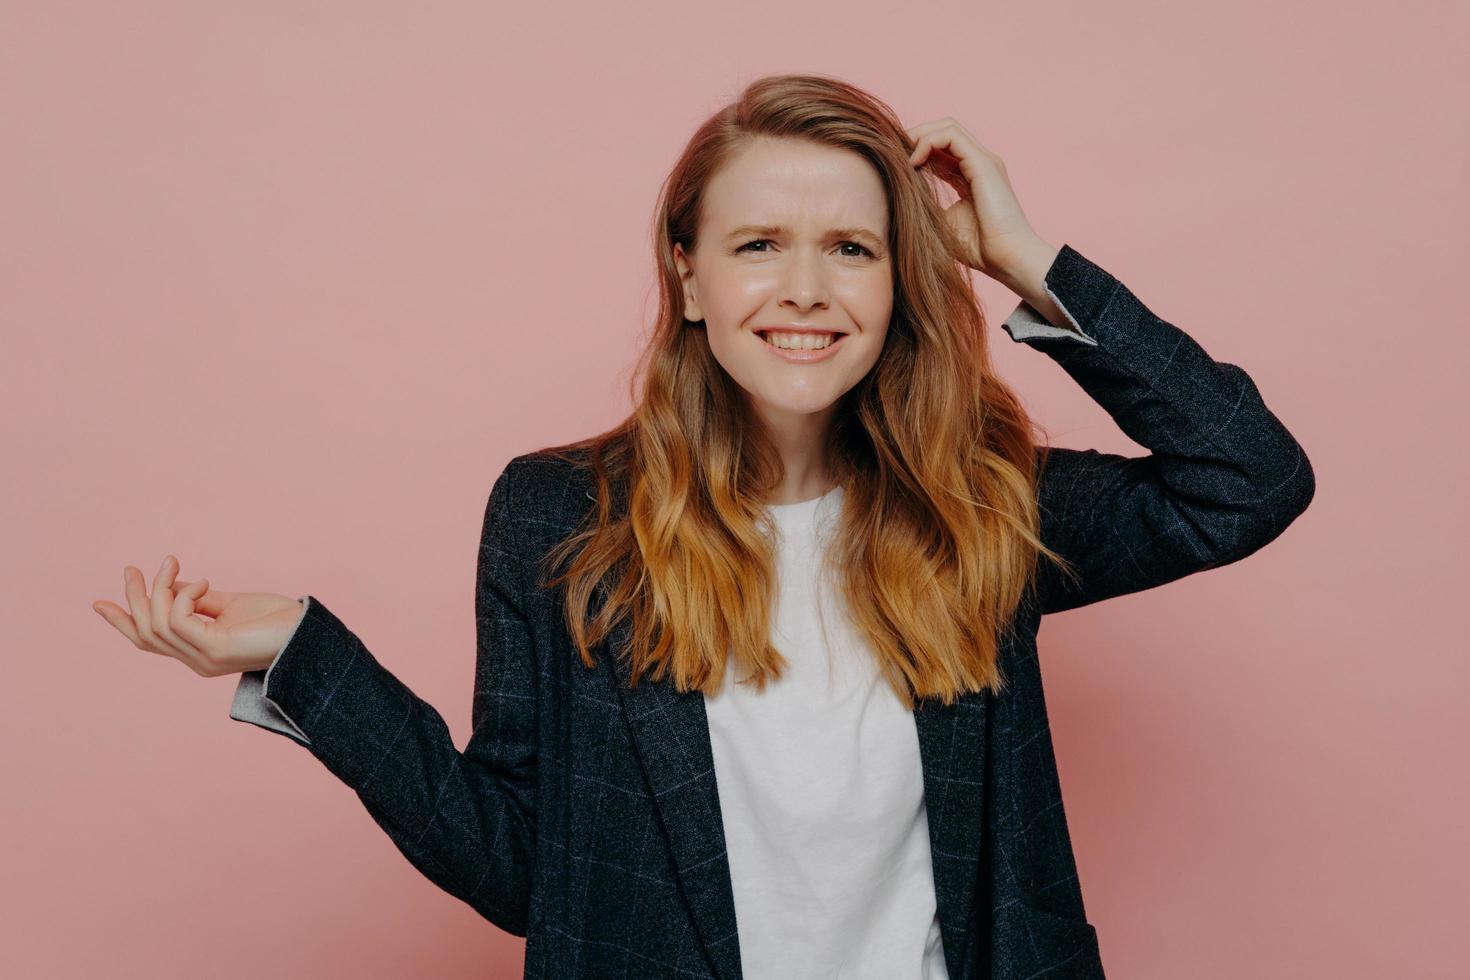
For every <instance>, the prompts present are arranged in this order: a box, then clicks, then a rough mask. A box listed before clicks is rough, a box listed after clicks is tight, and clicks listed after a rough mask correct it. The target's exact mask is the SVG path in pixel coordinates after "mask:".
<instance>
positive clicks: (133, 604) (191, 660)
mask: <svg viewBox="0 0 1470 980" xmlns="http://www.w3.org/2000/svg"><path fill="white" fill-rule="evenodd" d="M175 571H176V566H175V563H174V560H173V556H172V555H168V556H165V557H164V559H163V564H162V566H161V567H160V568H159V570H158V574H157V576H155V577H154V580H153V595H152V596H151V597H150V596H149V595H148V594H147V593H146V592H145V591H144V589H143V577H142V574H141V573H138V572H136V570H135V569H134V568H133V566H131V565H127V566H125V567H124V568H123V588H124V591H125V592H126V593H127V601H128V607H129V610H130V612H131V617H128V616H125V615H113V614H111V610H110V609H109V608H108V607H109V606H111V603H97V604H94V605H93V607H92V608H93V609H96V610H97V612H98V613H99V614H100V615H102V616H103V618H104V619H106V620H107V621H108V622H109V623H111V624H112V625H113V626H115V627H116V628H117V629H118V631H119V632H121V633H122V634H123V635H124V636H126V637H127V638H128V639H129V640H131V641H132V643H133V645H134V646H136V647H138V649H140V650H147V651H149V652H150V653H157V654H162V655H164V656H169V657H173V658H174V659H176V660H180V661H182V662H183V663H185V664H187V665H188V666H189V667H190V668H191V669H192V670H194V671H195V672H196V673H200V672H201V671H202V668H203V667H204V666H205V665H204V664H203V658H202V657H201V655H200V653H199V651H198V649H196V648H195V646H194V645H193V644H192V643H190V642H188V641H187V640H185V639H183V638H181V637H180V636H179V635H178V634H177V633H176V632H175V630H174V627H173V624H172V623H171V622H170V616H171V612H172V608H173V605H174V596H173V591H172V586H173V576H174V572H175ZM196 587H197V583H196ZM190 603H191V609H192V600H190ZM113 608H116V607H113ZM120 612H121V610H119V613H120Z"/></svg>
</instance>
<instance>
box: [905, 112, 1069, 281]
mask: <svg viewBox="0 0 1470 980" xmlns="http://www.w3.org/2000/svg"><path fill="white" fill-rule="evenodd" d="M907 132H908V134H909V138H910V139H912V140H914V142H915V146H914V151H913V153H911V154H909V162H910V163H911V164H913V165H914V166H916V167H923V166H925V165H926V163H927V165H928V166H929V168H930V169H931V170H932V171H933V172H934V173H935V175H937V176H938V177H939V178H940V179H942V180H944V181H945V183H947V184H949V185H950V186H951V187H953V188H954V189H955V190H956V191H958V192H959V195H960V199H959V200H958V201H956V202H954V204H952V205H950V206H949V207H948V208H946V209H945V211H944V216H945V218H946V219H947V220H948V221H949V226H950V227H951V228H953V229H954V232H955V234H956V235H957V236H958V237H959V240H960V242H961V244H962V245H963V247H964V250H965V251H964V254H963V255H962V256H961V257H962V258H963V260H964V262H965V264H966V265H968V266H969V267H970V268H972V269H976V270H979V271H980V272H983V273H985V274H986V275H987V276H990V277H991V278H993V279H997V280H999V281H1001V282H1007V281H1008V280H1009V279H1010V278H1012V273H1013V271H1014V270H1017V269H1019V268H1020V267H1021V262H1022V259H1023V257H1024V256H1025V255H1026V254H1027V253H1028V251H1031V250H1034V249H1035V248H1036V247H1037V246H1038V245H1044V243H1043V242H1042V240H1041V236H1039V235H1038V234H1036V231H1035V229H1033V228H1032V227H1031V223H1030V222H1029V221H1027V220H1026V215H1025V214H1023V213H1022V212H1021V202H1020V201H1018V200H1016V194H1015V191H1013V190H1011V181H1010V178H1009V177H1008V176H1007V175H1006V165H1005V163H1004V162H1003V161H1002V160H1001V158H1000V157H998V156H996V155H995V153H993V152H992V151H990V150H988V149H986V148H985V147H984V146H981V145H980V141H979V140H977V139H975V137H974V136H972V135H970V133H969V131H968V130H966V129H965V128H964V127H963V126H961V125H960V124H959V123H957V122H955V121H954V120H953V119H951V118H950V117H949V116H945V117H944V118H943V119H937V120H935V121H934V122H927V123H923V124H922V125H919V126H914V127H912V128H910V129H908V130H907Z"/></svg>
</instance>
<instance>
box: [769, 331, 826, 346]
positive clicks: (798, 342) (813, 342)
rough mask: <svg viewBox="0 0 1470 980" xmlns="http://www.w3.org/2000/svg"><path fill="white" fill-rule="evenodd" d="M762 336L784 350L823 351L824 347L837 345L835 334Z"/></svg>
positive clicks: (774, 333)
mask: <svg viewBox="0 0 1470 980" xmlns="http://www.w3.org/2000/svg"><path fill="white" fill-rule="evenodd" d="M761 336H762V337H764V338H765V341H766V343H768V344H770V345H771V346H772V347H780V348H782V349H783V350H821V349H822V348H823V347H831V346H832V345H833V344H835V343H837V335H836V334H833V333H777V332H769V333H764V334H762V335H761Z"/></svg>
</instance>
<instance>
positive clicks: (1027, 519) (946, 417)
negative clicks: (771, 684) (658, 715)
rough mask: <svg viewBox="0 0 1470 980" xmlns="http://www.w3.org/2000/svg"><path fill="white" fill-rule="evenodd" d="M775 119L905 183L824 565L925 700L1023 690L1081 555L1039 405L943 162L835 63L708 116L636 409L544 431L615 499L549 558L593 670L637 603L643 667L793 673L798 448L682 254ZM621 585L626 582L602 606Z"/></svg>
mask: <svg viewBox="0 0 1470 980" xmlns="http://www.w3.org/2000/svg"><path fill="white" fill-rule="evenodd" d="M773 137H774V138H782V139H797V140H808V141H812V142H815V143H820V144H824V145H827V146H832V147H838V148H841V149H845V150H850V151H852V152H854V153H857V154H860V155H861V156H862V157H863V158H864V159H866V160H867V161H868V162H869V163H870V164H871V165H872V167H873V168H874V170H876V171H877V173H878V176H879V177H880V178H881V180H882V182H883V186H884V188H885V191H886V194H887V198H888V217H889V222H888V228H889V233H888V239H889V240H888V248H889V254H890V255H891V256H892V261H893V268H894V307H893V314H892V320H891V321H890V323H889V328H888V334H887V337H886V339H885V341H884V345H883V349H882V351H881V353H880V355H879V357H878V360H877V363H876V364H875V365H874V366H873V368H872V370H871V371H869V373H868V374H867V375H866V376H865V377H864V378H863V379H862V380H861V381H860V382H858V383H857V384H856V385H855V386H853V388H852V389H851V390H849V391H848V392H847V393H846V394H844V395H843V396H842V398H841V400H840V401H839V405H838V412H837V417H836V419H835V421H834V423H833V425H832V427H831V430H830V433H829V441H828V445H827V447H826V448H827V452H828V456H829V460H830V464H829V465H830V467H831V472H833V473H834V474H835V475H836V476H837V480H838V483H839V484H840V485H841V486H842V487H843V488H844V493H843V498H842V512H841V514H840V516H839V518H838V520H839V524H838V529H837V532H836V533H835V534H834V535H832V539H831V540H832V542H833V546H832V549H831V551H830V552H829V553H828V555H827V556H826V560H827V561H828V562H830V563H831V566H832V567H835V568H836V569H838V571H839V575H840V579H839V581H840V583H841V587H842V589H843V594H844V596H845V597H846V599H847V604H848V606H849V608H850V614H851V616H852V618H853V622H854V625H855V626H856V628H858V629H859V630H860V631H861V632H862V633H863V634H864V635H865V637H866V638H867V640H868V642H869V644H870V645H871V648H872V652H873V654H874V656H875V657H876V658H877V663H878V666H879V668H880V671H881V673H882V675H883V676H884V677H885V678H886V680H887V682H888V683H889V684H890V685H891V686H892V688H893V690H894V692H895V693H896V694H897V695H898V697H899V699H900V701H901V702H902V703H903V704H904V705H905V706H906V707H909V708H912V707H913V705H914V700H913V699H914V698H915V697H924V698H938V699H940V700H941V701H943V702H944V703H945V704H949V703H951V702H952V701H953V700H954V699H955V698H956V697H957V696H958V695H960V694H961V693H964V692H972V691H980V690H991V691H996V692H998V691H1000V690H1003V689H1004V684H1005V679H1004V678H1003V677H1002V676H1001V672H1000V670H999V667H998V665H997V660H998V656H997V653H998V645H999V633H1000V631H1001V630H1002V629H1004V628H1006V627H1007V626H1008V625H1009V623H1010V620H1011V617H1012V614H1013V613H1014V612H1015V610H1016V608H1017V606H1018V605H1019V603H1020V602H1021V600H1022V598H1023V594H1024V591H1025V589H1026V588H1027V587H1028V585H1029V584H1030V583H1031V581H1032V580H1033V575H1034V572H1035V567H1036V562H1037V556H1038V554H1043V553H1044V554H1046V555H1047V556H1048V557H1049V558H1051V559H1053V560H1056V561H1058V562H1059V563H1060V564H1062V565H1064V566H1065V563H1064V562H1061V559H1060V556H1059V555H1057V554H1056V553H1055V552H1052V551H1051V550H1050V549H1048V548H1046V547H1045V545H1044V544H1042V542H1041V539H1040V536H1039V530H1038V525H1039V514H1038V505H1037V500H1036V480H1037V462H1038V460H1037V457H1036V455H1035V451H1036V444H1035V442H1034V441H1033V438H1032V436H1031V430H1030V427H1031V421H1030V419H1029V418H1028V417H1027V415H1026V413H1025V411H1024V410H1023V409H1022V407H1021V404H1020V402H1019V401H1018V400H1017V398H1016V397H1015V396H1014V395H1013V393H1012V392H1011V390H1010V389H1009V388H1008V387H1007V386H1006V385H1005V384H1004V383H1002V382H1001V381H1000V379H999V378H997V377H996V376H995V375H994V374H993V373H992V369H991V362H990V353H989V346H988V344H987V341H986V320H985V315H984V313H983V311H982V310H981V309H980V306H979V303H978V302H977V300H976V298H975V295H974V293H973V291H972V289H971V285H970V277H969V271H968V268H967V267H966V266H965V265H964V263H963V262H962V261H960V260H959V258H958V256H960V255H961V254H963V253H962V251H961V248H960V246H959V243H958V242H957V241H956V240H955V238H954V235H953V232H952V230H951V229H950V227H949V225H948V223H947V222H946V220H945V218H944V215H943V207H942V205H941V203H940V201H939V198H938V195H937V187H938V181H937V179H936V178H933V177H932V176H930V175H928V174H925V173H920V172H919V171H918V170H917V169H915V168H914V167H913V165H912V164H910V163H909V160H908V156H909V153H910V152H911V151H912V149H913V145H914V144H913V143H912V142H911V141H910V140H909V138H908V135H907V133H906V132H905V130H904V128H903V126H902V125H901V124H900V122H899V121H898V118H897V116H896V115H895V114H894V112H893V111H892V110H891V109H889V108H888V107H887V106H886V105H885V104H883V103H881V102H879V101H878V100H877V99H875V98H874V97H872V96H871V95H868V94H867V93H865V92H863V91H861V90H859V89H857V88H855V87H853V86H852V85H849V84H847V83H845V82H842V81H838V80H835V79H832V78H828V77H825V76H821V75H812V74H802V75H774V76H768V77H765V78H761V79H758V80H756V81H755V82H753V83H752V84H751V85H749V86H748V87H747V88H746V89H745V90H744V91H743V92H742V93H741V94H740V96H739V98H737V99H736V100H735V101H734V102H732V103H731V104H729V105H727V106H725V107H724V108H723V109H721V110H720V111H718V112H716V113H715V114H714V115H713V116H711V117H710V118H709V119H708V120H706V121H705V122H704V123H703V124H702V125H701V126H700V127H699V129H698V130H697V131H696V132H695V133H694V135H693V136H692V137H691V138H690V140H689V143H688V145H687V146H686V147H685V149H684V152H683V154H682V155H681V156H680V157H679V159H678V161H677V162H676V163H675V164H674V167H673V170H672V171H671V172H670V173H669V175H668V177H667V178H666V180H665V182H664V185H663V188H662V190H661V193H660V195H659V202H658V208H657V214H656V218H655V221H654V226H653V236H654V253H655V256H656V259H657V262H658V270H659V273H660V275H659V311H658V318H657V322H656V323H655V324H654V326H653V333H652V337H651V339H650V341H649V343H648V345H647V347H646V348H645V350H644V351H643V353H642V356H641V357H640V358H639V361H638V364H637V368H636V371H635V373H634V375H633V379H632V383H631V388H632V391H633V394H634V399H633V400H634V404H635V405H636V408H635V409H634V410H633V412H632V413H631V414H630V415H629V416H628V417H627V418H626V419H625V420H624V421H623V422H621V423H620V424H618V425H617V426H616V427H614V428H613V429H610V430H608V431H607V432H604V433H602V434H600V435H597V436H592V437H589V438H587V439H583V440H580V441H578V442H575V443H570V444H567V445H564V446H558V447H553V448H551V449H548V450H543V452H545V453H549V454H551V455H553V456H556V457H559V458H563V459H566V460H569V461H574V462H576V463H578V464H580V465H588V466H590V468H591V470H592V473H593V474H594V478H595V483H596V496H597V501H596V507H595V508H589V514H588V521H587V522H586V524H584V527H583V528H582V529H579V531H578V532H577V533H575V534H573V535H572V536H571V537H568V538H567V539H566V540H564V541H562V542H560V543H559V544H558V545H557V546H556V547H555V548H553V549H552V550H551V552H550V553H549V554H548V555H547V556H546V562H547V564H548V566H560V565H561V564H562V562H564V561H566V560H567V559H570V564H569V565H568V566H567V567H566V568H565V569H564V570H562V571H561V572H560V573H558V574H555V575H551V574H550V570H548V571H547V574H548V576H549V577H547V578H545V579H544V580H543V582H542V584H543V585H545V586H548V587H549V586H555V585H559V584H562V583H565V584H566V605H565V616H566V623H567V627H568V629H569V631H570V634H571V636H572V638H573V640H574V642H575V644H576V646H577V649H578V651H579V652H580V654H581V659H582V661H583V663H584V664H585V665H586V666H587V667H589V668H591V667H593V666H595V661H594V660H593V658H592V655H591V653H590V648H591V647H592V646H594V645H596V644H597V643H599V642H600V641H601V640H603V639H604V638H605V637H606V636H607V635H608V634H609V632H610V631H611V630H612V629H613V627H614V625H615V624H616V623H618V622H619V621H620V620H621V619H623V618H624V617H627V618H629V619H630V627H631V630H630V637H631V643H630V647H631V648H630V649H628V650H625V651H617V654H618V655H620V656H626V657H628V658H629V665H630V683H631V684H633V685H636V684H637V682H638V679H639V678H640V676H642V675H643V674H644V673H645V672H648V674H649V676H650V677H652V678H653V679H654V680H655V681H660V680H663V679H664V678H665V677H671V678H672V680H673V683H674V684H675V686H676V688H677V689H678V690H679V691H681V692H687V691H690V690H693V689H695V688H698V689H701V690H702V691H703V692H704V693H705V694H706V695H708V696H713V695H714V694H716V693H718V692H719V690H720V687H721V684H722V681H723V679H724V674H725V669H726V658H727V656H733V657H735V658H736V667H737V668H738V669H737V676H740V677H742V678H743V679H742V680H741V681H740V683H754V684H755V685H756V686H757V690H764V687H765V683H766V681H767V680H776V679H779V678H780V677H781V676H782V672H783V667H784V665H785V663H786V660H785V657H784V656H783V655H782V654H781V653H780V651H778V650H777V649H776V648H775V647H774V646H773V645H772V643H771V625H772V624H771V612H772V603H771V596H772V595H773V586H774V561H775V556H774V550H773V542H772V540H771V538H770V536H769V534H768V533H767V532H768V531H769V530H770V527H769V524H768V523H767V517H766V515H765V512H764V509H763V508H764V503H763V502H764V501H765V500H767V499H768V498H769V495H770V493H771V492H772V491H773V490H774V489H775V488H776V487H777V486H779V485H780V482H781V478H782V472H781V461H780V458H779V456H778V455H777V454H776V452H775V451H774V449H773V446H772V445H771V443H770V442H769V441H768V440H767V439H766V438H765V437H764V435H763V431H762V429H761V427H760V425H759V424H757V423H756V421H755V420H754V419H753V418H752V417H751V415H750V412H749V408H748V406H747V405H746V402H745V399H744V398H743V397H742V392H741V390H740V388H739V386H738V385H737V384H736V382H735V381H734V380H733V379H732V378H731V377H730V376H729V375H728V374H727V373H726V372H725V371H724V369H723V368H722V367H721V366H720V364H719V363H718V362H717V361H716V360H715V357H714V355H713V354H712V353H711V351H710V346H709V341H708V339H707V336H706V333H705V331H704V330H703V329H698V328H697V324H691V323H690V322H689V321H688V320H686V319H685V318H684V315H683V310H684V301H683V292H682V289H681V284H680V279H679V274H678V270H677V267H676V266H675V263H674V253H673V245H674V243H675V242H679V243H682V245H683V247H684V249H685V251H686V252H691V253H692V252H693V251H694V249H695V247H696V244H697V238H696V233H697V229H698V227H699V218H700V212H701V202H702V200H703V196H704V190H705V187H706V186H707V185H708V184H709V181H710V178H711V177H712V176H713V175H714V174H715V173H716V172H717V171H718V170H719V169H720V167H721V166H722V165H723V164H724V163H725V162H726V161H727V160H729V159H730V158H731V156H732V154H734V153H736V152H737V151H739V150H740V149H742V148H743V147H745V146H747V145H748V144H749V143H750V142H751V141H752V140H754V139H759V138H773ZM615 500H616V501H617V502H618V503H619V504H620V506H619V507H616V508H615V507H614V506H613V504H614V501H615ZM599 583H601V584H603V585H604V587H605V589H606V593H605V597H606V601H605V602H604V603H602V604H601V606H600V608H599V609H598V610H597V612H596V614H595V615H592V616H590V617H589V616H588V615H587V610H588V608H589V602H590V601H591V600H592V599H593V597H594V594H595V592H596V590H597V586H598V585H599Z"/></svg>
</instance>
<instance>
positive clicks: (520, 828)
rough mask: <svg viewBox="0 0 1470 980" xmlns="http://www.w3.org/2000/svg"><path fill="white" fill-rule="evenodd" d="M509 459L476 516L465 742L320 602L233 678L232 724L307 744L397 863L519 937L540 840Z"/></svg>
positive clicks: (527, 639)
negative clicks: (398, 855)
mask: <svg viewBox="0 0 1470 980" xmlns="http://www.w3.org/2000/svg"><path fill="white" fill-rule="evenodd" d="M516 465H517V464H515V463H514V462H513V463H512V464H511V465H510V466H508V467H507V468H506V470H505V472H504V473H502V474H501V476H500V478H499V479H498V480H497V481H496V483H495V486H494V488H493V489H492V490H491V493H490V500H489V503H488V505H487V506H486V509H485V519H484V524H483V528H482V532H481V538H480V549H479V559H478V571H477V576H476V587H475V627H476V635H477V656H476V667H475V692H474V701H473V711H472V714H473V728H474V732H473V734H472V735H471V736H470V740H469V742H468V744H467V745H466V747H465V750H464V751H463V752H460V751H459V750H458V749H456V748H455V746H454V743H453V741H452V740H451V738H450V733H449V728H448V726H447V725H446V724H445V722H444V719H443V718H442V717H441V716H440V715H439V713H438V712H437V711H435V710H434V708H433V707H431V706H430V705H429V704H427V703H426V702H425V701H423V700H422V699H420V698H419V697H417V696H416V695H415V694H414V693H413V692H412V691H411V690H409V689H408V687H406V686H405V685H404V684H403V683H402V682H401V681H399V680H398V679H397V678H396V677H395V676H394V675H393V674H392V673H390V672H389V671H388V670H387V669H386V668H384V667H383V666H382V665H381V664H380V663H379V662H378V661H377V660H376V659H375V658H374V657H373V655H372V654H371V653H370V652H369V651H368V649H367V647H366V646H364V645H363V643H362V641H361V640H360V639H359V638H358V637H357V635H356V634H354V633H353V632H352V631H351V630H350V629H348V628H347V627H346V625H344V624H343V623H342V621H341V620H340V619H338V618H337V617H336V616H335V615H334V614H333V613H332V612H331V610H329V609H328V608H327V606H326V604H325V603H323V602H322V601H321V600H320V599H319V598H317V597H316V596H307V597H306V606H305V609H304V610H303V612H302V617H301V619H300V620H299V622H298V624H297V627H296V630H295V632H294V633H293V634H292V636H291V638H290V639H289V640H288V641H287V643H286V645H285V646H284V647H283V648H282V649H281V652H280V653H279V654H277V657H276V660H275V662H274V663H273V664H272V665H271V666H270V668H269V669H268V670H263V671H251V672H249V673H247V674H242V675H241V680H240V685H239V687H238V688H237V690H236V697H235V703H234V704H233V705H232V708H231V712H230V717H231V718H234V719H236V720H238V721H245V722H249V723H251V724H255V725H259V726H260V727H263V728H266V729H268V730H271V731H275V732H278V733H280V734H282V735H285V736H287V737H289V738H291V739H292V740H293V741H296V742H298V743H299V744H301V745H303V746H305V747H306V749H307V751H309V752H311V754H312V755H314V756H315V757H316V758H317V759H318V760H320V761H321V762H322V764H323V765H325V766H326V767H327V769H328V770H330V771H331V772H332V774H333V775H335V776H336V777H337V778H338V779H340V780H341V781H342V782H344V783H346V784H347V785H348V786H349V787H351V788H352V790H353V791H354V792H356V793H357V795H358V797H359V799H361V800H362V802H363V804H364V805H365V806H366V808H367V811H368V813H369V814H370V815H371V816H372V818H373V819H374V820H375V821H376V822H377V824H378V825H379V826H380V827H382V828H383V830H384V831H385V832H387V834H388V836H389V837H390V838H391V839H392V840H393V843H394V844H395V845H397V847H398V849H399V850H400V851H401V852H402V853H403V855H404V856H405V857H406V858H408V860H409V862H410V863H411V864H413V866H414V867H416V868H417V869H418V870H419V871H420V872H422V873H423V874H424V875H425V876H426V877H427V878H429V880H431V881H433V882H434V883H435V884H436V885H438V886H439V887H440V888H442V889H443V890H445V891H447V892H448V893H450V894H451V895H454V896H455V897H456V898H459V899H461V900H462V901H464V902H466V903H467V904H469V905H470V906H471V907H472V908H474V909H475V910H476V911H477V912H479V913H480V914H481V915H482V916H483V917H485V918H486V919H489V920H490V921H491V922H493V923H495V924H496V925H497V926H499V927H500V928H502V929H504V930H506V931H507V932H509V933H511V934H513V935H517V936H524V935H525V934H526V927H527V916H528V912H529V907H530V892H531V862H532V858H533V855H534V846H535V844H534V842H535V834H536V812H535V770H536V735H535V729H536V697H537V690H536V688H537V683H536V682H537V676H538V674H537V670H536V667H535V663H536V661H535V657H534V647H533V640H532V631H531V628H530V625H529V623H528V620H527V616H526V614H525V611H524V599H523V597H524V596H525V595H527V593H526V592H525V590H526V588H527V587H528V586H529V584H530V582H531V579H530V578H529V576H528V575H527V573H526V570H525V568H524V567H523V566H524V563H525V552H524V551H523V549H522V546H521V538H520V536H519V534H518V532H517V530H516V528H515V526H514V524H513V522H512V519H511V515H510V505H511V502H512V501H513V500H514V499H515V491H514V489H513V486H512V484H513V480H514V477H513V475H512V471H513V470H514V469H515V468H516Z"/></svg>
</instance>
